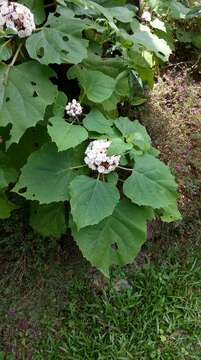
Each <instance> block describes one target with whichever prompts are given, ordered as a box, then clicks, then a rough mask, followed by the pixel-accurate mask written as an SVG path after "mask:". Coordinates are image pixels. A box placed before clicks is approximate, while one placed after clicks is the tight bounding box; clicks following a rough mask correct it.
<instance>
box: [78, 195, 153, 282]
mask: <svg viewBox="0 0 201 360" xmlns="http://www.w3.org/2000/svg"><path fill="white" fill-rule="evenodd" d="M150 215H151V213H150V212H149V211H148V210H147V209H145V208H143V207H139V206H137V205H134V204H132V203H131V202H130V201H129V200H123V201H121V202H120V203H119V204H118V206H117V207H116V208H115V210H114V213H113V214H112V215H111V216H109V217H107V218H106V219H104V220H103V221H102V222H101V223H99V224H98V225H93V226H88V227H86V228H84V229H81V230H80V231H77V229H76V227H75V225H74V224H71V228H72V233H73V236H74V238H75V241H76V242H77V244H78V246H79V248H80V250H81V251H82V253H83V255H84V256H85V257H86V259H87V260H89V261H90V262H91V264H92V265H93V266H96V267H97V268H98V269H99V270H100V271H102V272H103V274H104V275H105V276H109V269H110V266H111V265H120V266H123V265H125V264H128V263H130V262H132V261H133V260H134V258H135V257H136V255H137V254H138V252H139V251H140V248H141V246H142V244H143V243H144V242H145V240H146V237H147V225H146V220H147V219H150Z"/></svg>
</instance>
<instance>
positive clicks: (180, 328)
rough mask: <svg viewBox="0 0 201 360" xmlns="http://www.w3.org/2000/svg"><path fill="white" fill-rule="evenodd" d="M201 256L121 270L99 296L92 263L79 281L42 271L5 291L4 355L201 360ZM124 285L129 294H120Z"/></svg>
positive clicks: (66, 273)
mask: <svg viewBox="0 0 201 360" xmlns="http://www.w3.org/2000/svg"><path fill="white" fill-rule="evenodd" d="M200 250H201V248H200V247H199V246H198V247H197V248H191V249H189V251H188V256H187V257H186V251H185V249H183V248H181V246H177V245H175V246H173V248H172V249H171V250H169V251H168V252H167V253H166V254H163V259H162V261H161V263H160V264H158V265H157V264H153V263H150V262H149V261H147V263H146V264H145V265H144V266H143V267H142V268H140V267H136V266H130V267H129V268H126V269H125V270H124V271H121V272H120V271H118V270H115V271H114V272H113V276H112V279H111V282H110V283H109V284H108V286H107V287H105V290H104V291H102V292H98V293H97V292H95V291H93V289H92V281H91V277H90V276H89V273H87V267H86V264H83V269H82V267H81V266H82V263H81V264H79V265H77V266H78V268H79V270H78V275H76V274H74V272H73V273H72V271H71V270H70V269H69V268H65V266H64V264H58V265H55V264H54V265H55V266H54V268H53V267H52V266H51V264H49V265H45V264H44V266H43V267H42V265H41V268H40V270H39V271H38V273H37V272H36V274H35V275H33V274H30V278H27V280H26V281H25V282H23V284H21V286H20V287H19V286H18V285H16V286H15V285H14V284H15V282H14V281H11V282H10V283H7V287H6V286H5V287H4V288H3V287H1V292H0V299H1V304H2V306H1V310H0V319H1V325H0V334H2V337H0V339H2V340H1V341H0V350H2V351H4V352H5V350H6V349H7V354H9V352H10V353H11V352H12V353H14V354H15V355H14V358H13V359H23V360H28V359H33V360H43V359H45V360H60V359H61V360H64V359H65V360H96V359H97V360H130V359H135V360H144V359H146V360H148V359H160V360H190V359H196V360H199V359H200V358H201V271H200V265H201V251H200ZM182 254H183V256H182ZM83 272H84V273H86V274H87V275H82V276H81V274H82V273H83ZM119 279H127V281H128V282H129V284H130V285H131V288H130V289H127V290H125V291H122V292H118V291H116V290H115V282H116V281H117V280H119ZM1 285H2V284H1ZM11 309H14V310H11ZM13 311H14V314H13V313H12V312H13ZM0 359H1V356H0ZM2 359H4V357H2ZM6 359H9V360H10V358H6ZM11 359H12V358H11Z"/></svg>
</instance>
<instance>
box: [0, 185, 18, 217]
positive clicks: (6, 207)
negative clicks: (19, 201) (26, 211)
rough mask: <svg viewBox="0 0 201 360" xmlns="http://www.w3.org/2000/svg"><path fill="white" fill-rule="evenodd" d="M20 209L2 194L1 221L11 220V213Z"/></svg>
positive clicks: (0, 195)
mask: <svg viewBox="0 0 201 360" xmlns="http://www.w3.org/2000/svg"><path fill="white" fill-rule="evenodd" d="M17 208H18V207H17V206H16V205H15V204H13V203H12V202H11V201H9V200H8V198H7V196H6V194H5V193H3V192H0V219H7V218H9V216H10V214H11V212H12V211H13V210H15V209H17Z"/></svg>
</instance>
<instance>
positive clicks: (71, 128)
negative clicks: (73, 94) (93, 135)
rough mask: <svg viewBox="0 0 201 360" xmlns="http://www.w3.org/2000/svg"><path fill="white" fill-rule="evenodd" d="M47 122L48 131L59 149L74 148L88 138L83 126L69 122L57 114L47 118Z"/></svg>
mask: <svg viewBox="0 0 201 360" xmlns="http://www.w3.org/2000/svg"><path fill="white" fill-rule="evenodd" d="M49 124H50V125H49V126H48V133H49V135H50V136H51V138H52V141H54V142H55V143H56V145H57V148H58V150H59V151H64V150H67V149H70V148H74V147H75V146H77V145H79V144H80V143H81V142H83V141H84V140H86V139H87V138H88V133H87V131H86V129H85V128H84V127H83V126H81V125H73V124H69V123H67V122H66V121H65V120H64V119H63V118H61V117H59V116H55V117H53V118H51V119H49Z"/></svg>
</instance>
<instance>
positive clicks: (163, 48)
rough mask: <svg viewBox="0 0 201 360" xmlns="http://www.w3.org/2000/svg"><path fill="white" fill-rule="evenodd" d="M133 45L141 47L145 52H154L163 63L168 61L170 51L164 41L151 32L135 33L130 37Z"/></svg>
mask: <svg viewBox="0 0 201 360" xmlns="http://www.w3.org/2000/svg"><path fill="white" fill-rule="evenodd" d="M131 38H132V39H133V41H134V43H136V44H137V45H140V46H142V47H143V48H145V49H146V50H149V51H151V52H154V53H155V54H156V56H157V57H159V58H160V59H162V60H163V61H168V59H169V56H170V54H171V53H172V50H171V48H170V46H169V45H168V44H167V42H166V41H165V40H164V39H161V38H159V37H158V36H156V35H155V34H152V33H151V31H137V32H136V33H135V34H134V35H132V36H131Z"/></svg>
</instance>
